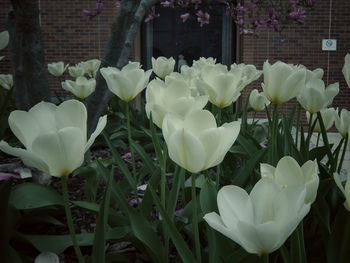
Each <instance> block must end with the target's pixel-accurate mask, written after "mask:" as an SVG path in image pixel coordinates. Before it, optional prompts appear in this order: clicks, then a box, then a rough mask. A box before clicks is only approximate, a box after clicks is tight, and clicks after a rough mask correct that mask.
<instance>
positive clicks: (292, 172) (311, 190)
mask: <svg viewBox="0 0 350 263" xmlns="http://www.w3.org/2000/svg"><path fill="white" fill-rule="evenodd" d="M260 171H261V177H268V178H270V179H273V180H274V181H275V182H276V183H277V184H279V185H280V186H281V187H294V186H305V187H306V196H305V203H307V204H311V203H313V202H314V201H315V199H316V195H317V189H318V184H319V177H318V174H317V173H318V166H317V162H316V160H315V161H310V160H309V161H307V162H306V163H304V164H303V166H301V167H300V166H299V164H298V163H297V161H295V160H294V159H293V158H292V157H290V156H285V157H283V158H282V159H281V160H279V162H278V164H277V166H276V168H275V167H273V166H271V165H269V164H267V163H262V164H260Z"/></svg>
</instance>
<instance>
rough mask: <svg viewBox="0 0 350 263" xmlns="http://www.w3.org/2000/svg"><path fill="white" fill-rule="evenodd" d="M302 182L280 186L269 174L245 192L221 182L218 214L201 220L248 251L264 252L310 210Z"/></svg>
mask: <svg viewBox="0 0 350 263" xmlns="http://www.w3.org/2000/svg"><path fill="white" fill-rule="evenodd" d="M305 195H306V189H305V187H302V186H296V187H289V188H282V187H281V186H279V185H278V184H277V183H275V182H274V181H273V180H271V179H270V178H262V179H260V180H259V181H258V182H257V183H256V185H255V186H254V187H253V189H252V191H251V192H250V194H249V195H248V193H247V192H246V191H245V190H244V189H242V188H240V187H238V186H235V185H229V186H224V187H223V188H221V189H220V191H219V193H218V196H217V203H218V209H219V213H220V215H218V214H217V213H215V212H212V213H209V214H206V215H205V216H204V220H205V221H206V222H207V223H208V224H209V225H210V226H211V227H212V228H214V229H215V230H217V231H219V232H220V233H221V234H223V235H225V236H227V237H228V238H230V239H232V240H233V241H235V242H236V243H238V244H239V245H240V246H242V247H243V248H244V249H245V250H246V251H247V252H249V253H253V254H258V255H264V254H268V253H271V252H273V251H275V250H277V249H278V248H280V247H281V246H282V245H283V243H284V242H285V241H286V240H287V238H288V237H289V236H290V235H291V234H292V232H293V231H294V230H295V229H296V227H297V226H298V224H299V223H300V221H301V220H302V219H303V218H304V217H305V215H306V214H307V213H308V212H309V210H310V204H305V203H304V199H305Z"/></svg>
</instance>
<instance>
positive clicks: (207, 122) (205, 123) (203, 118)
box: [184, 110, 217, 135]
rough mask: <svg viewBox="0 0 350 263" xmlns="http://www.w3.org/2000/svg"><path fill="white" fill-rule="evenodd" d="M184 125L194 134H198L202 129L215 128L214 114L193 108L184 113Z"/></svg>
mask: <svg viewBox="0 0 350 263" xmlns="http://www.w3.org/2000/svg"><path fill="white" fill-rule="evenodd" d="M184 127H185V128H186V129H188V130H189V131H191V132H193V133H194V134H198V135H199V134H200V133H201V132H203V131H204V130H207V129H211V128H216V127H217V126H216V120H215V117H214V115H213V114H212V113H211V112H210V111H207V110H195V111H191V112H190V113H189V114H187V115H186V118H185V122H184Z"/></svg>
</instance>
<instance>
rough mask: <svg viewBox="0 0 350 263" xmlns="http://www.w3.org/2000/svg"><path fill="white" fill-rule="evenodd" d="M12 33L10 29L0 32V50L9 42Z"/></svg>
mask: <svg viewBox="0 0 350 263" xmlns="http://www.w3.org/2000/svg"><path fill="white" fill-rule="evenodd" d="M9 39H10V35H9V32H8V31H2V32H1V33H0V50H1V49H4V48H5V47H6V46H7V45H8V43H9Z"/></svg>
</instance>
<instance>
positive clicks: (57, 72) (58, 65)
mask: <svg viewBox="0 0 350 263" xmlns="http://www.w3.org/2000/svg"><path fill="white" fill-rule="evenodd" d="M68 66H69V65H68V64H67V65H66V66H64V63H63V62H62V61H60V62H54V63H50V64H48V65H47V69H48V70H49V72H50V74H51V75H53V76H55V77H60V76H62V75H63V73H64V72H65V71H66V69H67V67H68Z"/></svg>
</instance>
